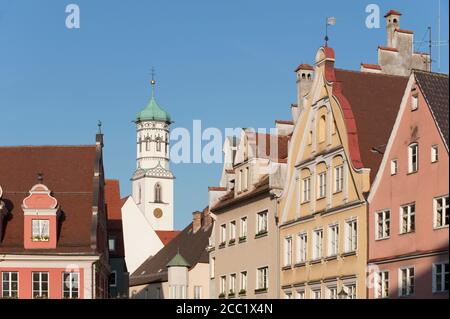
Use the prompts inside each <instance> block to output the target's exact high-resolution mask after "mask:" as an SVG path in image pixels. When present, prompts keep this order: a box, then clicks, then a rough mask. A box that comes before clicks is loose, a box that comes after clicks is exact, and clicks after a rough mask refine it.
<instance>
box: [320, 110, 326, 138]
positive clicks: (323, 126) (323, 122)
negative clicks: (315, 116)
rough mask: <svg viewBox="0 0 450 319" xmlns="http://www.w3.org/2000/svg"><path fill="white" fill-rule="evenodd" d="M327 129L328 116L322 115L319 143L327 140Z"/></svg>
mask: <svg viewBox="0 0 450 319" xmlns="http://www.w3.org/2000/svg"><path fill="white" fill-rule="evenodd" d="M326 130H327V118H326V116H325V115H322V116H321V117H320V119H319V143H322V142H325V139H326V135H327V134H326Z"/></svg>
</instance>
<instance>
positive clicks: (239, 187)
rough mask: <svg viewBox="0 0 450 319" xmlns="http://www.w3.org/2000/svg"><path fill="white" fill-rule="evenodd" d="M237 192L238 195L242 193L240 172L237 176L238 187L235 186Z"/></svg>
mask: <svg viewBox="0 0 450 319" xmlns="http://www.w3.org/2000/svg"><path fill="white" fill-rule="evenodd" d="M237 186H238V187H237V191H238V193H240V192H242V170H239V175H238V185H237Z"/></svg>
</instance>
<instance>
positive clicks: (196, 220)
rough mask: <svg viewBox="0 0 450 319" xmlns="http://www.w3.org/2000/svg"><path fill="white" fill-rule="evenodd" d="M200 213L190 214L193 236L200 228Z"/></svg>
mask: <svg viewBox="0 0 450 319" xmlns="http://www.w3.org/2000/svg"><path fill="white" fill-rule="evenodd" d="M202 215H203V214H202V212H199V211H196V212H193V213H192V231H193V232H194V234H195V233H196V232H198V231H199V229H200V228H202Z"/></svg>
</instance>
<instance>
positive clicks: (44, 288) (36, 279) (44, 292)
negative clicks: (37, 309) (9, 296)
mask: <svg viewBox="0 0 450 319" xmlns="http://www.w3.org/2000/svg"><path fill="white" fill-rule="evenodd" d="M32 278H33V298H36V299H42V298H48V272H33V273H32Z"/></svg>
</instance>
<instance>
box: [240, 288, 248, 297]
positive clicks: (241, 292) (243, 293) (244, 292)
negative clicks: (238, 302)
mask: <svg viewBox="0 0 450 319" xmlns="http://www.w3.org/2000/svg"><path fill="white" fill-rule="evenodd" d="M246 293H247V290H245V289H241V290H240V291H239V296H245V294H246Z"/></svg>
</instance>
